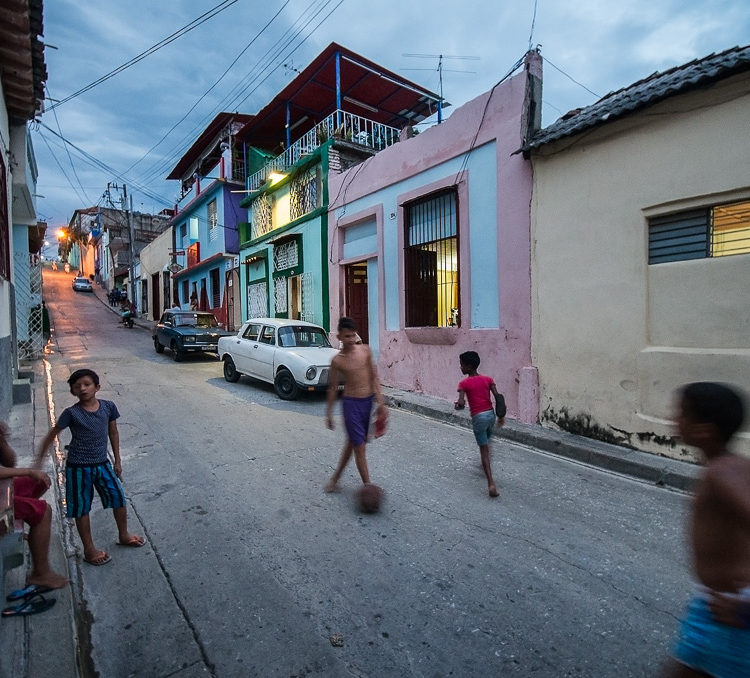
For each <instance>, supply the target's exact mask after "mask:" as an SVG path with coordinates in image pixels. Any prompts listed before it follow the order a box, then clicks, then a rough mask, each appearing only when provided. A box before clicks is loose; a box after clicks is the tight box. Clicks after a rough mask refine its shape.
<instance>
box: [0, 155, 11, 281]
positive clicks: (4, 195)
mask: <svg viewBox="0 0 750 678" xmlns="http://www.w3.org/2000/svg"><path fill="white" fill-rule="evenodd" d="M0 276H2V277H3V278H5V279H6V280H10V223H9V222H8V177H7V176H6V174H5V162H4V161H3V158H2V156H0Z"/></svg>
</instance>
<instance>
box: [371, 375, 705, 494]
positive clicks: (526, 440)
mask: <svg viewBox="0 0 750 678" xmlns="http://www.w3.org/2000/svg"><path fill="white" fill-rule="evenodd" d="M383 397H384V399H385V402H386V404H387V405H388V406H389V407H392V408H393V409H397V410H398V409H400V410H404V411H406V412H412V413H414V414H419V415H422V416H424V417H428V418H430V419H436V420H438V421H442V422H444V423H446V424H450V425H452V426H460V427H462V428H467V429H470V428H471V419H470V418H468V417H467V416H466V415H465V414H464V415H458V414H456V413H455V412H454V411H453V408H452V406H451V404H450V403H448V402H447V401H442V400H439V399H438V398H430V397H429V396H424V395H421V394H415V393H410V392H400V391H398V390H396V389H392V388H388V387H385V386H384V387H383ZM494 437H495V438H498V439H500V440H508V441H510V442H514V443H519V444H522V445H528V446H529V447H533V448H535V449H537V450H541V451H542V452H548V453H550V454H555V455H558V456H561V457H564V458H566V459H570V460H572V461H576V462H579V463H582V464H587V465H589V466H595V467H597V468H600V469H603V470H606V471H611V472H613V473H620V474H623V475H626V476H630V477H632V478H636V479H638V480H642V481H645V482H648V483H652V484H654V485H658V486H660V487H668V488H670V489H673V490H679V491H681V492H692V491H693V490H694V488H695V485H696V483H697V481H698V476H699V474H700V467H699V466H697V465H696V464H692V463H689V462H685V461H679V460H677V459H669V458H667V457H660V456H658V455H656V454H650V453H648V452H641V451H640V450H634V449H631V448H628V447H621V446H619V445H612V444H611V443H604V442H600V441H598V440H593V439H591V438H585V437H583V436H577V435H574V434H572V433H568V432H567V431H558V430H555V429H550V428H545V427H543V426H541V425H539V424H536V425H533V424H522V423H520V422H517V421H513V420H508V421H506V423H505V426H503V427H502V428H501V429H499V430H496V431H495V434H494Z"/></svg>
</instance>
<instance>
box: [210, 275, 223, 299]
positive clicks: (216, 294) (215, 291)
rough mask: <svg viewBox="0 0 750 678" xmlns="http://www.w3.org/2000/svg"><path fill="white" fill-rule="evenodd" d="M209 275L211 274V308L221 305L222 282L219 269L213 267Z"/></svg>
mask: <svg viewBox="0 0 750 678" xmlns="http://www.w3.org/2000/svg"><path fill="white" fill-rule="evenodd" d="M209 275H210V276H211V308H219V306H221V282H220V280H219V269H218V268H212V269H211V271H210V273H209Z"/></svg>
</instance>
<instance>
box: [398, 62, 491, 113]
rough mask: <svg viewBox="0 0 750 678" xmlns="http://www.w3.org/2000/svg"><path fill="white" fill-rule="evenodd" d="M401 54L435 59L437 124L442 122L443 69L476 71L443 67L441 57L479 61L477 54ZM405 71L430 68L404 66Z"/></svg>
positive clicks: (447, 71) (453, 71) (448, 71)
mask: <svg viewBox="0 0 750 678" xmlns="http://www.w3.org/2000/svg"><path fill="white" fill-rule="evenodd" d="M401 56H405V57H412V58H417V59H437V60H438V65H437V72H438V78H439V80H440V101H438V125H439V124H440V123H441V122H443V71H445V72H446V73H476V71H455V70H451V69H445V68H443V59H463V60H466V61H479V57H478V56H460V55H448V54H402V55H401ZM404 70H406V71H431V70H433V69H432V68H405V69H404Z"/></svg>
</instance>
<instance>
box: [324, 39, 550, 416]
mask: <svg viewBox="0 0 750 678" xmlns="http://www.w3.org/2000/svg"><path fill="white" fill-rule="evenodd" d="M541 71H542V67H541V57H540V56H539V55H538V54H537V53H536V52H529V53H528V54H527V55H526V58H525V60H524V62H523V70H522V72H521V73H519V74H518V75H516V76H514V77H512V78H509V79H507V80H504V81H502V82H500V83H499V84H497V85H496V86H495V87H494V88H493V89H492V90H491V91H490V92H487V93H485V94H483V95H481V96H479V97H477V98H476V99H474V100H473V101H470V102H469V103H467V104H465V105H464V106H462V107H461V108H459V109H458V110H456V111H455V112H454V113H453V115H451V117H450V118H449V119H448V120H447V121H446V122H444V123H443V124H441V125H437V126H433V127H431V128H430V129H427V130H426V131H424V132H422V133H421V134H417V135H415V136H412V135H411V134H410V130H409V129H407V130H405V131H404V133H403V134H402V141H401V142H399V143H397V144H395V145H393V146H391V147H389V148H387V149H385V150H383V151H381V152H380V153H378V154H377V155H375V156H373V157H372V158H369V159H368V160H366V161H365V162H363V163H361V164H360V165H357V166H356V167H353V168H351V169H349V170H347V171H345V172H342V173H341V174H338V175H336V174H333V173H332V174H331V177H330V185H329V192H330V195H329V201H330V202H329V204H330V208H329V219H328V223H329V242H330V250H329V251H330V259H329V261H330V263H329V275H330V300H331V301H330V313H331V325H332V326H333V327H335V324H336V319H337V318H338V317H339V316H340V315H349V316H351V317H353V318H354V319H355V320H356V321H357V323H358V327H359V328H360V334H361V335H362V336H363V338H364V339H365V341H367V342H368V343H369V344H370V345H371V347H372V349H373V351H374V353H375V355H376V357H377V361H378V369H379V372H380V377H381V380H382V382H383V383H384V384H385V385H387V386H393V387H397V388H402V389H407V390H411V391H417V392H421V393H425V394H428V395H432V396H436V397H439V398H444V399H447V400H453V399H454V398H455V395H456V384H457V383H458V381H459V380H460V378H461V374H460V371H459V369H458V355H459V354H460V353H462V352H463V351H467V350H475V351H477V352H478V353H479V355H480V356H481V358H482V364H481V366H480V368H479V371H480V372H482V373H485V374H489V375H491V376H493V377H494V378H495V380H496V382H497V384H498V388H499V389H500V390H501V391H502V392H503V393H504V394H505V396H506V400H507V403H508V412H509V416H511V417H513V418H517V419H519V420H520V421H523V422H528V423H533V422H536V421H537V419H538V414H539V402H538V378H537V371H536V368H535V367H534V366H533V365H532V364H531V266H530V249H531V247H530V208H531V191H532V174H531V166H530V164H529V162H528V161H527V160H525V159H524V158H523V155H522V154H521V153H519V152H518V150H519V149H520V148H521V147H522V146H523V144H524V143H525V141H526V140H527V139H528V137H529V136H530V135H531V134H532V133H533V131H534V130H535V129H538V127H539V121H540V111H541Z"/></svg>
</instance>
